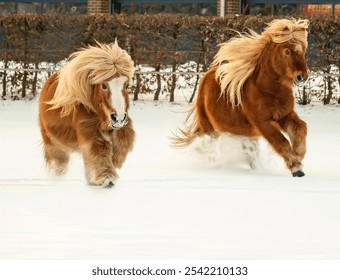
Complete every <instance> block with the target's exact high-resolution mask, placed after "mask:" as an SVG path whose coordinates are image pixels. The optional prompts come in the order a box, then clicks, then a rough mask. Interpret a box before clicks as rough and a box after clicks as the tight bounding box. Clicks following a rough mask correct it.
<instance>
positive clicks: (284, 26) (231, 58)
mask: <svg viewBox="0 0 340 280" xmlns="http://www.w3.org/2000/svg"><path fill="white" fill-rule="evenodd" d="M308 25H309V21H308V20H300V19H299V20H296V19H291V20H288V19H276V20H273V21H272V22H270V23H269V24H268V26H267V27H266V29H265V30H264V31H263V32H262V34H261V35H260V34H257V33H256V32H255V31H253V30H249V34H241V33H238V35H237V36H236V37H234V38H232V39H230V40H229V41H227V42H226V43H223V44H220V45H219V46H220V49H219V51H218V52H217V54H216V56H215V57H214V60H213V63H212V65H213V66H218V69H217V71H216V79H217V81H219V83H220V86H221V95H224V96H228V97H229V100H230V102H231V104H232V106H233V107H235V106H238V105H240V106H242V100H241V96H242V88H243V85H244V83H245V82H246V80H247V79H248V78H249V77H250V76H251V75H252V74H253V72H254V70H255V68H256V65H257V64H258V61H259V59H260V57H261V55H262V52H263V50H264V49H265V48H266V46H267V45H268V44H269V43H270V42H271V41H272V42H274V43H284V42H288V41H289V42H292V43H294V44H296V43H301V44H302V46H304V47H305V48H307V35H308V33H307V28H308Z"/></svg>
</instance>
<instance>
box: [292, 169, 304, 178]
mask: <svg viewBox="0 0 340 280" xmlns="http://www.w3.org/2000/svg"><path fill="white" fill-rule="evenodd" d="M292 175H293V177H303V176H305V173H304V172H303V171H302V170H298V171H295V172H293V173H292Z"/></svg>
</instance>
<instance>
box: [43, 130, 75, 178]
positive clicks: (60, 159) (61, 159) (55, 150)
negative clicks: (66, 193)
mask: <svg viewBox="0 0 340 280" xmlns="http://www.w3.org/2000/svg"><path fill="white" fill-rule="evenodd" d="M40 130H41V136H42V139H43V145H44V158H45V163H46V166H47V167H48V168H49V169H50V170H53V171H54V173H55V174H56V175H58V176H59V175H62V174H64V173H65V172H66V169H67V164H68V162H69V153H68V152H67V151H65V150H63V149H62V148H60V147H59V146H58V145H56V144H54V143H52V141H51V139H50V138H49V137H48V136H47V133H46V130H45V128H44V127H43V125H41V127H40Z"/></svg>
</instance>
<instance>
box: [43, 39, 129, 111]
mask: <svg viewBox="0 0 340 280" xmlns="http://www.w3.org/2000/svg"><path fill="white" fill-rule="evenodd" d="M96 43H97V46H88V47H87V48H82V49H80V50H79V51H77V52H74V53H72V54H71V55H70V56H69V61H68V62H67V63H66V65H65V66H64V67H63V68H62V69H61V70H60V71H59V72H58V86H57V88H56V92H55V94H54V96H53V99H52V100H51V101H49V102H47V104H49V105H51V107H50V110H52V109H57V108H62V111H61V112H62V115H63V116H66V115H68V114H70V112H71V111H72V110H73V108H74V107H75V105H76V104H79V103H80V104H83V105H84V106H85V107H86V108H87V109H89V110H93V108H92V105H91V103H90V101H89V100H90V98H89V97H90V95H91V92H92V86H93V85H96V84H100V83H103V82H106V81H109V80H111V79H112V78H113V77H115V76H126V77H127V78H129V79H131V78H132V76H133V74H134V62H133V60H132V59H131V57H130V55H129V54H128V53H127V52H126V51H125V50H123V49H121V48H120V47H119V46H118V43H117V39H116V40H115V42H114V43H111V44H101V43H98V42H96Z"/></svg>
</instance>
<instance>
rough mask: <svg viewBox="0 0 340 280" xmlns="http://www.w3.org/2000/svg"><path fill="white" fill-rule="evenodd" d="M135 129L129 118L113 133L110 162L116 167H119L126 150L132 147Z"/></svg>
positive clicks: (124, 157) (123, 159)
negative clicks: (122, 126)
mask: <svg viewBox="0 0 340 280" xmlns="http://www.w3.org/2000/svg"><path fill="white" fill-rule="evenodd" d="M134 140H135V131H134V130H133V125H132V121H131V120H130V119H129V122H128V123H127V125H126V126H125V127H124V128H122V129H119V130H117V131H115V132H114V133H113V143H112V151H113V153H112V163H113V165H114V166H115V167H116V168H121V167H122V165H123V163H124V161H125V159H126V156H127V154H128V152H130V151H131V150H132V148H133V143H134Z"/></svg>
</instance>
